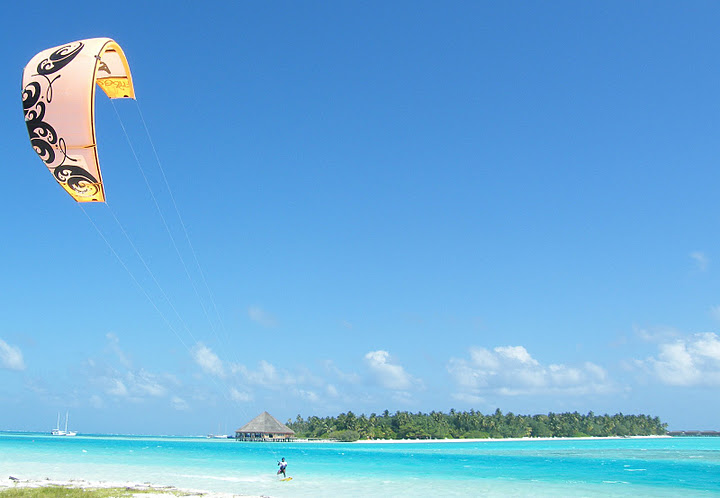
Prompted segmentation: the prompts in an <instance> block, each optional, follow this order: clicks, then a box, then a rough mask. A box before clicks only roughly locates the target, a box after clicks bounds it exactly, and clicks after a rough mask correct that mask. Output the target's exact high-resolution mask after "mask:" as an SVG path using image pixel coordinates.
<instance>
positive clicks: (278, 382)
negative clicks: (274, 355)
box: [233, 360, 296, 389]
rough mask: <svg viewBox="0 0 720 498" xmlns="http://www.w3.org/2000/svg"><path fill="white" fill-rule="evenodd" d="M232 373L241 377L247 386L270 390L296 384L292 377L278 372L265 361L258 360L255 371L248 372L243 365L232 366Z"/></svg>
mask: <svg viewBox="0 0 720 498" xmlns="http://www.w3.org/2000/svg"><path fill="white" fill-rule="evenodd" d="M233 372H234V373H239V374H240V375H242V376H243V378H244V379H245V381H246V382H248V383H249V384H255V385H259V386H263V387H268V388H271V389H280V388H281V387H283V386H289V385H294V384H296V381H295V379H294V377H293V376H291V375H290V374H288V373H287V372H284V371H280V370H278V369H277V368H276V367H275V365H273V364H272V363H269V362H267V361H265V360H260V362H259V363H258V368H257V370H250V369H249V368H248V367H246V366H245V365H234V366H233Z"/></svg>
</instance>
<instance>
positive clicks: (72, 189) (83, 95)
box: [23, 38, 135, 202]
mask: <svg viewBox="0 0 720 498" xmlns="http://www.w3.org/2000/svg"><path fill="white" fill-rule="evenodd" d="M95 83H97V85H98V86H99V87H100V88H102V90H103V91H104V92H105V94H106V95H107V96H108V97H110V98H111V99H117V98H131V99H134V98H135V90H134V89H133V83H132V77H131V75H130V68H129V67H128V63H127V59H126V58H125V54H124V53H123V51H122V49H121V48H120V45H118V44H117V43H115V42H114V41H113V40H111V39H110V38H91V39H88V40H80V41H76V42H72V43H68V44H66V45H61V46H59V47H54V48H49V49H47V50H43V51H42V52H40V53H39V54H37V55H36V56H35V57H33V58H32V59H30V62H29V63H28V65H27V66H25V70H24V71H23V111H24V113H25V124H26V125H27V130H28V134H29V135H30V143H31V144H32V147H33V149H34V150H35V152H37V154H38V156H40V159H42V160H43V162H44V163H45V165H46V166H47V167H48V169H49V170H50V172H51V173H52V175H53V176H54V177H55V179H56V180H57V181H58V183H59V184H60V185H61V186H62V187H63V188H64V189H65V190H66V191H67V192H68V193H69V194H70V195H71V196H72V197H73V198H74V199H75V200H76V201H78V202H93V201H96V202H104V201H105V191H104V189H103V184H102V175H101V174H100V165H99V163H98V154H97V145H96V140H95Z"/></svg>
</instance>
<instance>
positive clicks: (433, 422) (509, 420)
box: [287, 409, 667, 441]
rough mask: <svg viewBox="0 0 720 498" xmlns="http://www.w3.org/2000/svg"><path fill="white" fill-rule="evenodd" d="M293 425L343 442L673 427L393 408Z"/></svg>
mask: <svg viewBox="0 0 720 498" xmlns="http://www.w3.org/2000/svg"><path fill="white" fill-rule="evenodd" d="M287 426H288V427H290V428H291V429H292V430H294V431H295V435H296V436H297V437H300V438H323V439H325V438H327V439H339V440H341V441H357V440H358V439H445V438H453V439H462V438H509V437H586V436H604V437H607V436H652V435H663V434H665V433H666V432H667V424H664V423H662V422H661V421H660V419H659V418H658V417H650V416H649V415H623V414H622V413H618V414H616V415H607V414H606V415H595V414H594V413H593V412H589V413H587V414H586V415H582V414H580V413H578V412H573V413H548V414H547V415H514V414H513V413H507V414H503V413H502V412H501V411H500V410H499V409H498V410H496V411H495V413H493V414H492V415H483V414H482V413H480V412H476V411H474V410H470V411H469V412H456V411H455V410H450V413H442V412H431V413H429V414H426V413H420V412H418V413H409V412H400V411H398V412H395V413H394V414H390V413H389V412H388V411H387V410H385V412H383V413H382V414H381V415H376V414H375V413H372V414H370V416H366V415H365V414H362V415H360V416H357V415H355V414H354V413H353V412H347V413H341V414H340V415H338V416H337V417H324V418H321V417H309V418H308V419H307V420H304V419H303V418H302V417H301V416H300V415H298V416H297V418H296V419H295V421H294V422H293V421H288V423H287Z"/></svg>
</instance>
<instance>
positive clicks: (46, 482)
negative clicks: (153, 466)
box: [0, 476, 267, 498]
mask: <svg viewBox="0 0 720 498" xmlns="http://www.w3.org/2000/svg"><path fill="white" fill-rule="evenodd" d="M48 486H64V487H69V488H80V489H96V488H101V489H105V488H124V489H127V490H128V491H137V493H135V494H133V496H134V497H136V498H167V497H183V498H234V497H243V498H267V497H266V496H261V495H239V494H234V493H218V492H210V491H199V490H196V489H181V488H176V487H175V486H162V485H158V484H150V483H147V482H146V483H143V484H139V483H133V482H111V481H85V480H82V479H72V480H69V481H63V480H55V479H50V478H46V479H23V478H22V477H21V476H12V477H11V476H8V477H4V478H2V479H0V491H2V490H4V489H6V488H42V487H48Z"/></svg>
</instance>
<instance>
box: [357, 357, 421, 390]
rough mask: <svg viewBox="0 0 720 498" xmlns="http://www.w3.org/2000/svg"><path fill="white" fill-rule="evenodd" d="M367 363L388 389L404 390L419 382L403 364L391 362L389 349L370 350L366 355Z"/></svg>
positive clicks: (382, 384)
mask: <svg viewBox="0 0 720 498" xmlns="http://www.w3.org/2000/svg"><path fill="white" fill-rule="evenodd" d="M365 363H366V364H367V366H368V368H369V369H370V371H371V372H372V374H373V375H374V377H375V379H376V380H377V381H378V383H379V384H380V385H381V386H383V387H385V388H387V389H393V390H404V389H409V388H410V387H412V386H413V384H416V383H417V381H416V380H415V379H414V378H413V377H412V376H411V375H410V374H408V373H407V372H406V371H405V369H404V368H403V367H402V366H401V365H396V364H393V363H391V361H390V353H388V352H387V351H382V350H378V351H370V352H369V353H367V354H366V355H365Z"/></svg>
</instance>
